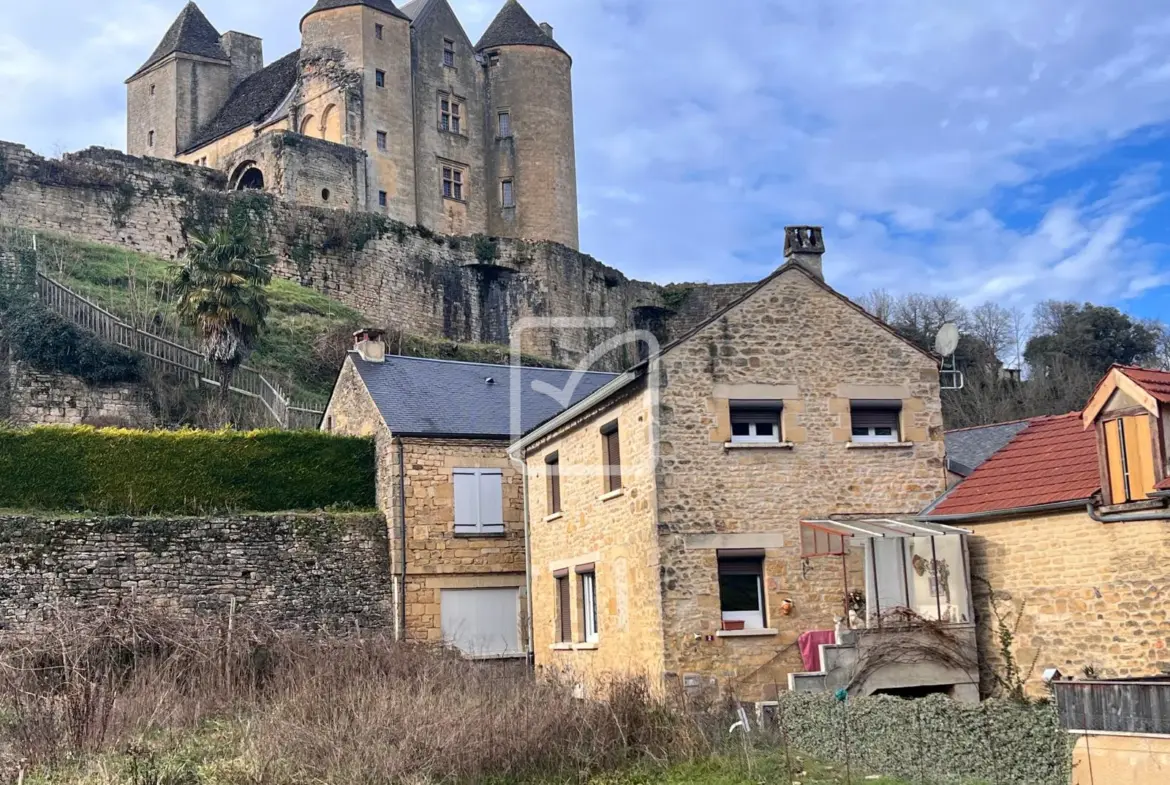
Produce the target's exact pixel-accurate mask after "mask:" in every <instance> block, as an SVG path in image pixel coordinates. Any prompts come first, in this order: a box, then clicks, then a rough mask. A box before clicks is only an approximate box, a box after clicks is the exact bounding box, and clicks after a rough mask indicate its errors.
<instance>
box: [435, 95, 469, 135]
mask: <svg viewBox="0 0 1170 785" xmlns="http://www.w3.org/2000/svg"><path fill="white" fill-rule="evenodd" d="M466 104H467V102H466V101H465V100H463V99H462V98H460V97H459V96H457V95H454V94H453V93H447V92H440V93H439V130H440V131H442V132H443V133H447V134H455V135H456V136H463V128H464V124H463V120H464V114H463V107H464V106H465V105H466Z"/></svg>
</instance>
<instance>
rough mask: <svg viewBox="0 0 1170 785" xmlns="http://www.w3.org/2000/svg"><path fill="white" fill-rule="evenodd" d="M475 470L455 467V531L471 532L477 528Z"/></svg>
mask: <svg viewBox="0 0 1170 785" xmlns="http://www.w3.org/2000/svg"><path fill="white" fill-rule="evenodd" d="M478 479H479V478H478V477H477V476H476V473H475V470H474V469H471V470H463V469H456V470H455V473H454V476H453V477H452V480H453V481H454V483H455V531H460V532H473V531H477V530H478V529H479V487H478Z"/></svg>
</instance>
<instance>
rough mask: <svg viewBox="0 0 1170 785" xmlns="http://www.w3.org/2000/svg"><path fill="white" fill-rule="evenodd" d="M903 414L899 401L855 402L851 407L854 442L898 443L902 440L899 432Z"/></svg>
mask: <svg viewBox="0 0 1170 785" xmlns="http://www.w3.org/2000/svg"><path fill="white" fill-rule="evenodd" d="M901 414H902V404H901V402H899V401H853V403H852V404H851V405H850V417H851V420H852V426H853V441H854V442H855V443H857V444H881V443H882V442H897V441H898V440H899V439H900V438H901V435H900V434H899V432H898V431H899V429H898V421H899V420H900V419H901Z"/></svg>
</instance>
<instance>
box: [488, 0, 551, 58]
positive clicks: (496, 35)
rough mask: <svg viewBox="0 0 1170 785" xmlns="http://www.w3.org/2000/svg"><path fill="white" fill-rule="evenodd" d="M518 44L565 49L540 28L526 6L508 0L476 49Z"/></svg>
mask: <svg viewBox="0 0 1170 785" xmlns="http://www.w3.org/2000/svg"><path fill="white" fill-rule="evenodd" d="M517 44H523V45H528V46H547V47H550V48H552V49H556V50H557V51H558V52H564V51H565V50H564V49H562V48H561V45H560V44H558V43H557V42H556V41H554V40H553V39H552V37H551V36H549V35H547V34H545V32H544V31H543V30H541V29H540V25H538V24H537V23H536V22H535V20H533V18H532V17H531V16H529V15H528V12H527V11H525V10H524V6H522V5H520V3H519V0H508V2H506V3H504V7H503V8H501V9H500V13H498V14H496V18H495V19H494V20H492V23H491V24H490V25H488V29H487V31H486V32H485V33H484V34H483V38H480V39H479V43H478V44H476V45H475V49H476V51H477V52H478V51H481V50H483V49H488V48H491V47H493V46H514V45H517ZM565 54H568V52H565Z"/></svg>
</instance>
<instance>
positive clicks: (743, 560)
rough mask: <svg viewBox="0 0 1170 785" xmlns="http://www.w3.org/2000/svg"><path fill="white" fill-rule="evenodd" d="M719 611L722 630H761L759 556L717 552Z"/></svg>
mask: <svg viewBox="0 0 1170 785" xmlns="http://www.w3.org/2000/svg"><path fill="white" fill-rule="evenodd" d="M719 609H720V611H721V613H722V615H723V629H725V630H762V629H764V627H765V621H766V618H765V614H764V556H763V554H762V553H760V552H750V551H720V552H719Z"/></svg>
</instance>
